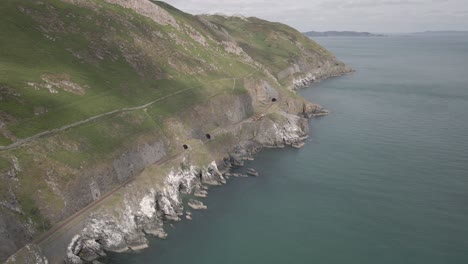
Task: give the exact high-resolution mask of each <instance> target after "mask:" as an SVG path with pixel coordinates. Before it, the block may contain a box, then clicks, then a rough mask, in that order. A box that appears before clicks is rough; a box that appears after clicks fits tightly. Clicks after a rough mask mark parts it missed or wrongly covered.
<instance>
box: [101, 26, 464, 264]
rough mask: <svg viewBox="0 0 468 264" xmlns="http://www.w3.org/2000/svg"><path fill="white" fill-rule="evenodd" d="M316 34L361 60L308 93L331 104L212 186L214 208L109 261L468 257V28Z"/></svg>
mask: <svg viewBox="0 0 468 264" xmlns="http://www.w3.org/2000/svg"><path fill="white" fill-rule="evenodd" d="M315 41H317V42H318V43H320V44H321V45H323V46H324V47H326V48H327V49H329V50H330V51H331V52H333V53H334V54H335V55H336V56H337V57H338V58H339V59H340V60H342V61H344V62H345V63H347V64H348V65H350V66H351V67H353V68H354V69H355V70H356V72H355V73H353V74H350V75H346V76H343V77H339V78H333V79H329V80H325V81H323V82H321V83H318V84H314V85H312V86H311V87H308V88H306V89H303V90H301V91H300V92H299V93H300V94H301V95H302V96H304V97H305V98H307V99H309V100H310V101H312V102H314V103H318V104H321V105H322V106H323V107H325V108H326V109H328V110H329V111H330V114H329V115H328V116H325V117H320V118H315V119H312V120H311V122H310V131H311V135H310V138H309V139H308V140H307V143H306V145H305V146H304V147H303V148H302V149H294V148H285V149H266V150H263V151H261V152H260V153H259V154H258V155H257V156H256V157H255V160H254V161H250V162H248V163H247V164H246V167H252V168H255V169H256V170H257V171H258V172H259V173H260V177H250V178H235V179H231V180H230V181H229V184H227V185H225V186H221V187H216V188H212V189H210V192H209V197H208V198H206V199H205V200H204V203H205V204H206V205H207V206H208V210H206V211H196V212H194V215H193V220H192V221H187V220H184V221H182V222H180V223H176V224H173V225H169V226H167V231H168V233H169V236H168V238H167V239H166V240H158V239H150V248H148V249H146V250H143V251H141V252H139V253H126V254H110V255H109V256H108V258H107V259H105V260H103V262H105V263H117V264H129V263H135V264H136V263H138V264H139V263H142V264H143V263H164V264H188V263H190V264H211V263H213V264H215V263H216V264H220V263H223V264H240V263H255V264H260V263H265V264H267V263H268V264H273V263H278V264H284V263H289V264H292V263H325V264H329V263H347V264H350V263H356V264H385V263H388V264H405V263H408V264H410V263H411V264H431V263H434V264H449V263H450V264H452V263H453V264H466V263H468V36H466V35H465V36H419V35H418V36H416V35H398V36H388V37H352V38H348V37H334V38H333V37H330V38H316V39H315Z"/></svg>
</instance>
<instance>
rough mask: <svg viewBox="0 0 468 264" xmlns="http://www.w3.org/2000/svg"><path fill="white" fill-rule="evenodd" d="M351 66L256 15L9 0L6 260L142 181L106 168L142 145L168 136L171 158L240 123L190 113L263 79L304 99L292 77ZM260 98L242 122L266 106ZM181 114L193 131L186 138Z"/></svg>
mask: <svg viewBox="0 0 468 264" xmlns="http://www.w3.org/2000/svg"><path fill="white" fill-rule="evenodd" d="M343 71H346V68H345V66H344V65H343V64H342V63H341V62H339V61H337V60H336V59H335V58H334V57H333V55H332V54H330V53H329V52H328V51H326V50H325V49H323V48H322V47H320V46H319V45H317V44H316V43H314V42H313V41H311V40H310V39H308V38H307V37H305V36H303V35H302V34H300V33H299V32H297V31H296V30H294V29H292V28H290V27H288V26H286V25H282V24H279V23H271V22H267V21H263V20H260V19H256V18H248V19H246V18H238V17H223V16H192V15H190V14H186V13H183V12H181V11H179V10H177V9H175V8H173V7H171V6H169V5H167V4H165V3H163V2H156V1H155V2H150V1H146V0H138V1H124V0H42V1H29V0H2V1H1V2H0V146H2V147H0V181H1V184H0V234H2V235H4V236H2V240H1V241H0V260H3V259H5V258H6V257H7V256H9V255H10V254H12V253H13V252H15V251H16V250H17V249H18V248H20V247H21V246H23V245H24V244H25V243H27V242H29V241H31V240H32V239H34V238H36V237H37V236H38V235H40V234H41V233H43V232H44V231H46V230H48V229H49V228H50V227H51V226H53V225H54V224H56V223H57V222H59V221H61V220H63V219H65V218H67V217H68V216H70V215H71V214H73V213H74V212H76V211H78V210H79V209H80V208H82V207H84V206H85V205H87V204H89V203H90V202H92V201H93V199H96V198H98V197H100V196H102V195H104V194H105V193H106V192H109V191H110V190H112V189H113V188H115V187H116V186H118V185H119V184H120V183H122V182H124V181H125V180H126V179H127V178H128V177H133V176H136V175H137V174H138V172H139V171H141V170H142V169H143V167H141V168H135V171H133V169H132V171H131V173H130V172H129V173H130V174H128V175H126V176H125V177H123V176H122V177H120V176H119V175H120V174H119V175H115V173H114V174H113V173H112V171H111V170H110V169H109V168H112V167H114V168H115V167H116V166H117V165H116V164H115V161H116V160H117V159H119V157H122V155H124V153H126V152H127V151H128V150H129V149H131V148H132V147H134V146H135V145H138V144H145V143H146V142H155V141H158V140H161V141H162V143H161V144H163V145H164V146H165V147H164V153H163V154H164V155H166V156H170V155H173V154H174V153H177V152H178V151H179V148H180V144H181V143H180V142H184V141H186V140H192V138H197V137H200V136H203V135H204V131H208V130H215V129H219V128H222V127H223V126H224V125H226V124H229V122H231V121H230V120H225V119H229V118H227V117H225V116H223V115H221V114H224V113H218V112H219V111H218V110H216V109H215V110H213V112H210V113H209V115H207V117H206V119H205V120H198V121H197V120H188V118H187V116H188V114H187V113H190V112H192V111H196V109H198V108H197V107H198V106H202V105H209V103H210V102H212V101H213V100H225V102H226V105H227V104H230V103H232V102H234V101H236V100H252V94H253V91H254V90H255V89H254V88H252V87H253V86H255V85H257V84H258V83H262V82H267V83H268V84H269V85H271V86H272V87H273V89H276V90H277V91H279V93H280V95H281V96H283V97H285V98H287V97H294V98H295V97H296V96H295V95H294V93H292V92H291V91H290V89H289V88H290V87H291V86H292V84H293V81H294V80H296V79H300V78H302V77H305V76H306V75H307V74H311V73H314V74H315V75H317V77H318V78H321V77H327V76H330V75H334V74H337V73H339V72H343ZM254 84H255V85H254ZM239 98H241V99H239ZM252 104H253V108H252V109H250V108H249V109H244V110H245V111H244V113H243V114H242V115H239V117H238V119H241V118H245V117H248V116H252V115H254V114H255V112H258V111H259V110H260V109H261V107H262V104H260V103H258V102H252ZM140 106H142V107H140ZM216 107H219V106H216ZM213 115H219V116H217V117H213ZM173 120H185V121H183V122H185V123H184V124H186V125H187V126H190V127H191V129H192V130H193V132H191V133H190V134H184V135H178V134H177V131H178V130H177V128H174V127H172V126H171V124H173V123H174V122H173ZM213 120H216V121H213ZM83 121H84V122H83ZM237 121H238V120H237V119H236V120H234V119H233V121H232V122H237ZM48 132H50V133H48ZM37 135H42V136H41V137H36V136H37ZM25 139H31V140H30V141H27V142H26V141H24V140H25ZM23 141H24V144H23ZM19 143H21V144H19ZM15 144H16V145H15ZM8 146H12V147H11V148H8V149H5V147H8ZM119 166H120V165H119ZM132 166H133V165H132ZM114 170H115V169H114ZM129 175H130V176H129ZM96 186H98V187H96ZM4 237H9V238H8V239H4Z"/></svg>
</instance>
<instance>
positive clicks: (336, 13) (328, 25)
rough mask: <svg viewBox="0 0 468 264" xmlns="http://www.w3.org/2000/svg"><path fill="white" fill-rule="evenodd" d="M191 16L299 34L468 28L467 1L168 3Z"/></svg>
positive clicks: (240, 0) (238, 0) (201, 0)
mask: <svg viewBox="0 0 468 264" xmlns="http://www.w3.org/2000/svg"><path fill="white" fill-rule="evenodd" d="M166 2H167V3H169V4H171V5H174V6H175V7H176V8H179V9H181V10H183V11H185V12H188V13H192V14H201V13H209V14H213V13H224V14H231V15H232V14H242V15H246V16H257V17H260V18H264V19H268V20H272V21H279V22H283V23H286V24H289V25H291V26H293V27H296V28H298V29H299V30H302V31H305V30H356V31H371V32H409V31H425V30H466V29H468V0H288V1H271V0H167V1H166Z"/></svg>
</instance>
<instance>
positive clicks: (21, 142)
mask: <svg viewBox="0 0 468 264" xmlns="http://www.w3.org/2000/svg"><path fill="white" fill-rule="evenodd" d="M191 89H194V88H193V87H192V88H186V89H183V90H180V91H177V92H175V93H171V94H168V95H166V96H163V97H161V98H159V99H157V100H154V101H152V102H149V103H146V104H144V105H140V106H135V107H126V108H121V109H116V110H113V111H110V112H107V113H103V114H100V115H95V116H92V117H89V118H87V119H85V120H81V121H78V122H75V123H71V124H68V125H66V126H63V127H60V128H55V129H51V130H46V131H43V132H41V133H38V134H36V135H34V136H30V137H27V138H22V139H20V140H18V141H16V142H15V143H12V144H10V145H8V146H0V151H3V150H9V149H14V148H18V147H20V146H22V145H24V144H26V143H29V142H32V141H35V140H37V139H39V138H41V137H45V136H48V135H51V134H54V133H57V132H62V131H65V130H67V129H69V128H72V127H76V126H79V125H83V124H86V123H89V122H91V121H94V120H96V119H99V118H101V117H105V116H110V115H113V114H116V113H122V112H129V111H135V110H141V109H144V108H147V107H149V106H151V105H152V104H155V103H157V102H160V101H162V100H165V99H167V98H169V97H172V96H174V95H177V94H181V93H184V92H186V91H188V90H191Z"/></svg>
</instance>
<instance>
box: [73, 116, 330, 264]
mask: <svg viewBox="0 0 468 264" xmlns="http://www.w3.org/2000/svg"><path fill="white" fill-rule="evenodd" d="M326 113H327V111H326V110H324V109H323V108H321V107H320V108H318V107H316V108H312V107H309V108H307V109H306V111H305V112H303V116H302V117H300V116H297V118H295V119H294V120H295V121H296V123H288V126H284V127H279V125H278V124H273V128H274V129H277V131H276V132H277V133H278V132H279V133H281V137H277V138H276V140H275V141H274V142H273V143H274V144H260V143H258V142H254V141H250V142H244V144H240V145H238V146H237V147H236V148H234V150H233V151H232V152H230V153H229V156H228V157H225V158H224V159H223V161H222V163H220V164H217V163H216V162H215V161H213V162H211V163H210V164H208V165H207V166H205V167H197V166H194V165H192V164H191V162H190V160H189V159H184V160H183V161H182V163H181V164H180V168H178V169H174V170H173V171H171V172H170V173H169V174H168V175H167V177H166V180H165V184H164V187H163V188H162V189H160V190H155V189H150V190H149V192H148V194H147V195H145V196H144V197H142V198H140V199H139V200H137V201H135V200H133V199H131V198H130V197H128V199H126V200H125V203H126V204H125V206H124V208H123V212H122V214H121V215H120V216H119V217H116V216H113V215H111V214H106V213H104V212H99V213H95V214H93V215H91V216H90V217H89V219H88V220H87V223H86V224H85V228H84V230H83V231H82V232H81V234H80V235H77V236H75V237H74V239H73V240H72V242H71V243H70V245H69V247H68V249H67V254H66V260H65V263H75V264H76V263H89V262H92V261H94V260H98V259H99V258H101V257H103V256H105V255H104V253H103V252H105V251H112V252H125V251H138V250H141V249H144V248H147V247H148V241H147V239H146V235H152V236H156V237H158V238H161V239H164V238H166V236H167V234H166V232H165V231H164V225H165V224H167V223H170V222H177V221H181V219H182V217H183V216H184V215H185V217H186V218H187V219H191V213H190V211H187V209H192V210H204V209H207V207H206V206H205V205H204V204H203V202H201V201H200V200H197V199H195V198H192V199H189V200H188V202H184V201H183V200H184V197H190V196H195V197H200V198H203V197H206V195H207V194H208V193H207V189H208V188H209V186H216V185H223V184H226V183H227V181H226V178H229V177H236V176H237V177H242V176H244V177H247V175H234V174H231V173H230V172H229V170H230V168H233V167H239V166H243V165H244V161H245V160H248V159H251V157H252V156H253V155H255V153H257V152H258V151H259V150H260V149H261V148H263V147H284V146H293V147H301V146H303V144H304V140H305V139H306V138H307V136H308V130H307V125H306V123H307V122H306V121H305V120H306V118H310V117H312V116H316V115H324V114H326ZM273 134H274V133H273ZM255 173H256V172H255V171H250V174H251V176H255V175H254V174H255ZM129 187H130V188H129V190H127V193H132V190H131V188H132V187H131V186H129ZM140 192H141V190H140ZM129 196H130V195H129Z"/></svg>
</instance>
